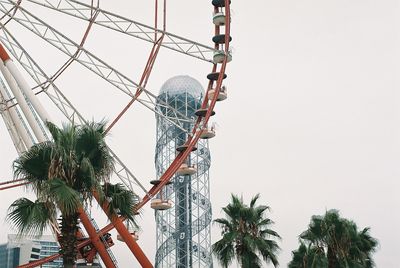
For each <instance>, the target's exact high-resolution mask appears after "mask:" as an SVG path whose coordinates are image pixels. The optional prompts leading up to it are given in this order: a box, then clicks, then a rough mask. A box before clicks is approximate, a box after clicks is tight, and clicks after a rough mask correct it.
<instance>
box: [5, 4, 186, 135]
mask: <svg viewBox="0 0 400 268" xmlns="http://www.w3.org/2000/svg"><path fill="white" fill-rule="evenodd" d="M4 1H6V0H0V6H1V8H0V11H2V12H5V11H6V10H7V7H6V6H4V5H3V2H4ZM7 1H9V2H12V1H11V0H7ZM19 11H20V12H18V13H16V14H15V15H14V16H13V17H12V19H13V20H15V21H16V22H18V23H19V24H20V25H22V26H23V27H25V28H26V29H28V30H30V31H31V32H33V33H34V34H36V35H37V36H39V37H40V38H42V39H43V40H45V41H46V42H48V43H50V44H51V45H53V46H55V47H56V48H58V49H59V50H60V51H62V52H63V53H65V54H66V55H68V56H69V57H71V58H73V59H74V61H77V62H79V63H80V64H82V65H83V66H85V67H86V68H88V69H89V70H90V71H92V72H93V73H95V74H96V75H98V76H99V77H101V78H103V79H104V80H106V81H107V82H109V83H110V84H112V85H113V86H115V87H116V88H118V89H119V90H120V91H122V92H123V93H125V94H126V95H128V96H130V97H131V98H133V97H135V93H134V90H136V91H138V90H139V91H143V92H145V93H146V94H147V96H148V98H153V103H155V102H156V96H155V95H154V94H153V93H151V92H150V91H149V90H147V89H145V88H143V87H140V86H139V85H138V84H137V83H135V82H134V81H132V80H131V79H129V78H128V77H127V76H126V75H123V74H122V73H120V72H119V71H117V70H116V69H115V68H113V67H111V66H110V65H108V64H107V63H106V62H105V61H103V60H101V59H100V58H98V57H97V56H95V55H94V54H92V53H91V52H89V51H87V50H86V49H85V48H83V47H81V46H80V45H78V44H77V43H75V42H74V41H72V40H71V39H69V38H68V37H67V36H65V35H63V34H62V33H61V32H59V31H57V30H56V29H54V28H53V27H51V26H50V25H48V24H47V23H45V22H44V21H42V20H41V19H40V18H38V17H36V16H35V15H33V14H32V13H30V12H29V11H27V10H26V9H24V8H22V7H19ZM77 51H79V53H76V52H77ZM158 102H159V103H161V104H164V105H167V104H166V103H162V101H161V100H158ZM140 103H141V104H143V102H140ZM144 106H145V107H146V108H149V109H150V110H151V111H153V112H154V111H155V108H154V107H149V106H148V105H144ZM167 106H168V105H167ZM169 109H170V110H171V111H173V113H174V114H176V115H177V116H176V118H174V120H172V122H173V124H175V125H176V126H177V127H179V128H183V124H184V123H185V122H186V121H191V120H190V119H189V118H187V117H186V116H185V115H183V114H182V113H180V112H178V111H175V109H174V108H172V107H169Z"/></svg>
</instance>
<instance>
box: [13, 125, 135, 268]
mask: <svg viewBox="0 0 400 268" xmlns="http://www.w3.org/2000/svg"><path fill="white" fill-rule="evenodd" d="M46 125H47V128H48V129H49V131H50V134H51V136H52V141H48V142H43V143H39V144H36V145H34V146H33V147H31V148H30V149H29V150H28V151H27V152H25V153H23V154H22V155H21V156H20V157H19V158H18V159H16V160H15V161H14V176H15V177H16V178H25V179H26V180H27V181H28V182H29V183H30V184H28V187H29V188H30V189H32V190H33V191H34V193H35V194H36V197H37V200H36V201H31V200H29V199H28V198H20V199H18V200H16V201H14V202H13V203H12V204H11V206H10V208H9V212H8V215H7V219H8V220H9V221H10V222H11V223H12V224H13V225H14V227H16V229H17V230H18V232H19V234H21V235H22V234H25V235H41V234H42V233H43V231H44V230H45V229H46V228H47V227H48V226H49V225H50V224H52V223H54V222H56V219H57V216H58V215H60V216H61V224H60V229H61V235H60V237H59V243H60V248H61V249H60V253H61V254H62V255H63V264H64V267H73V265H74V264H75V262H76V256H77V239H76V234H77V232H78V219H79V214H78V213H77V211H78V208H80V207H82V206H84V207H88V206H89V205H91V201H92V199H93V197H94V196H93V193H96V195H98V196H99V197H100V198H99V202H100V204H103V203H104V202H105V201H110V205H109V206H108V207H109V209H110V211H109V212H110V214H109V215H110V216H112V215H116V213H117V212H118V213H119V214H120V215H122V216H124V217H126V218H128V219H129V220H133V207H134V205H135V203H134V202H135V200H136V196H135V195H134V194H133V193H132V192H130V191H128V190H127V189H125V188H123V187H122V186H121V185H112V184H110V183H108V179H109V176H110V174H111V171H112V169H113V159H112V157H111V155H110V153H109V150H108V148H107V146H106V144H105V141H104V137H105V132H104V129H105V128H104V127H105V124H104V123H90V124H87V125H82V126H74V125H64V126H63V128H58V127H57V126H55V125H54V124H52V123H49V122H48V123H46ZM110 189H116V190H114V191H112V190H110Z"/></svg>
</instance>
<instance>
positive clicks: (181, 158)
mask: <svg viewBox="0 0 400 268" xmlns="http://www.w3.org/2000/svg"><path fill="white" fill-rule="evenodd" d="M229 6H230V1H229V0H225V7H226V15H227V18H228V19H229V20H230V12H229V11H230V9H229ZM229 31H230V27H229V23H227V25H226V27H225V33H226V34H225V44H226V46H225V52H226V54H225V55H226V56H225V59H224V61H223V63H222V65H221V69H220V72H219V76H218V80H217V82H216V87H215V91H216V94H214V98H213V99H212V100H210V101H211V103H210V105H209V106H208V107H207V103H208V97H207V96H208V94H206V97H205V99H204V102H203V105H202V108H207V113H206V115H205V117H204V118H198V120H197V121H196V126H195V127H194V128H193V131H192V135H191V136H190V137H189V139H188V141H187V144H188V147H187V149H186V151H184V152H181V153H180V154H179V155H178V156H177V158H176V159H175V160H174V161H173V163H172V164H171V166H170V167H169V168H168V169H167V171H166V172H165V173H164V175H163V176H162V177H161V183H160V184H159V185H157V186H156V187H153V188H152V189H151V190H150V191H149V192H148V193H147V194H146V195H145V197H144V198H143V200H142V201H141V202H140V203H139V204H138V206H137V207H136V210H137V209H140V208H141V207H142V206H143V205H144V204H145V203H146V202H148V201H149V199H150V198H151V197H152V196H154V195H155V194H156V193H157V192H158V191H159V190H160V189H161V188H162V187H163V186H164V185H165V184H166V183H167V182H168V181H169V179H170V178H171V176H172V175H173V174H174V173H175V172H176V170H177V169H178V167H179V166H180V164H181V163H182V162H183V161H184V160H185V158H186V157H187V156H188V155H189V154H190V151H191V149H192V148H193V147H194V145H195V144H196V143H197V141H198V139H199V136H200V135H199V133H198V131H197V130H198V129H199V128H200V127H204V126H206V125H207V122H208V120H209V117H210V115H211V112H212V111H213V108H214V106H215V103H216V99H217V95H218V93H219V90H220V88H221V85H222V80H223V78H224V77H223V76H224V73H225V67H226V63H227V55H228V52H229V51H228V48H229V41H230V40H229V36H230V35H229ZM215 32H216V34H217V33H218V34H219V27H217V26H216V30H215ZM216 48H217V45H216ZM215 71H216V64H214V67H213V72H215ZM48 82H49V81H48ZM212 85H213V82H212V81H210V83H209V86H208V89H207V92H208V91H209V90H210V89H211V87H212ZM139 89H140V88H139ZM121 219H123V218H121ZM110 227H111V226H110V224H109V225H107V226H106V227H104V228H103V229H102V230H100V232H97V233H98V234H99V235H103V234H104V233H105V232H107V231H109V230H111V229H112V227H111V228H110ZM109 228H110V229H109ZM90 243H91V242H90V241H85V242H82V243H80V244H79V247H82V246H84V245H88V244H90ZM24 267H25V266H24Z"/></svg>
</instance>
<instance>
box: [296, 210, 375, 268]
mask: <svg viewBox="0 0 400 268" xmlns="http://www.w3.org/2000/svg"><path fill="white" fill-rule="evenodd" d="M300 243H301V245H300V247H299V249H298V250H297V251H294V252H293V260H292V262H291V263H290V264H289V267H290V265H293V266H292V267H296V266H294V265H295V263H296V262H297V260H298V257H299V255H301V254H302V255H303V260H304V261H305V262H307V263H310V262H311V261H312V260H314V259H313V258H312V257H313V256H312V255H310V254H304V247H306V248H307V250H308V252H312V251H317V252H320V253H321V254H322V253H323V254H324V256H321V254H320V255H319V256H317V259H318V260H319V261H322V260H323V259H324V257H325V258H326V259H327V263H326V265H321V266H318V267H328V268H338V267H339V268H340V267H346V268H347V267H364V268H369V267H373V266H374V263H373V260H372V253H373V252H374V251H375V249H376V247H377V245H378V242H377V240H376V239H374V238H373V237H371V236H370V235H369V228H364V229H363V230H362V231H358V228H357V225H356V224H355V223H354V222H353V221H349V220H347V219H343V218H341V217H340V215H339V212H338V211H337V210H329V211H327V212H326V213H325V215H324V216H313V217H312V218H311V222H310V224H309V226H308V229H307V230H306V231H304V232H303V233H302V234H301V235H300ZM302 245H304V247H302ZM300 267H308V266H300Z"/></svg>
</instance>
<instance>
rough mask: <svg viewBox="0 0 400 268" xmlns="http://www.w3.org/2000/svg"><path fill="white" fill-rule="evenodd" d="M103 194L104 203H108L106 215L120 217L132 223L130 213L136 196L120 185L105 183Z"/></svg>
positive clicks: (132, 219) (135, 201) (135, 202)
mask: <svg viewBox="0 0 400 268" xmlns="http://www.w3.org/2000/svg"><path fill="white" fill-rule="evenodd" d="M103 193H104V197H105V198H104V201H107V202H108V207H107V208H108V215H112V216H117V215H120V216H123V217H124V218H126V219H128V220H130V221H131V222H132V223H134V218H133V214H132V211H134V208H135V205H136V204H137V200H138V196H137V195H136V194H134V193H132V192H131V191H129V190H128V189H126V188H125V187H124V186H123V185H122V184H121V183H117V184H111V183H105V184H104V185H103ZM104 201H103V202H104ZM134 224H135V223H134Z"/></svg>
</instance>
